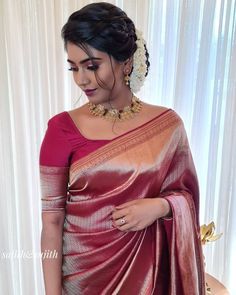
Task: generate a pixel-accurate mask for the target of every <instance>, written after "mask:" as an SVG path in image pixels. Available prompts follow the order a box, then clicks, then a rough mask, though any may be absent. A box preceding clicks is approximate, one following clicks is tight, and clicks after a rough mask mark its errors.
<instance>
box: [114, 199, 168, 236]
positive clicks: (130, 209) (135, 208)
mask: <svg viewBox="0 0 236 295" xmlns="http://www.w3.org/2000/svg"><path fill="white" fill-rule="evenodd" d="M170 213H171V208H170V205H169V203H168V201H167V200H165V199H163V198H155V199H154V198H153V199H150V198H149V199H138V200H134V201H130V202H127V203H124V204H122V205H119V206H117V207H115V210H114V211H113V213H112V219H113V226H114V227H116V228H118V229H119V230H121V231H137V230H142V229H144V228H146V227H148V226H149V225H151V224H152V223H153V222H154V221H156V220H157V219H158V218H161V217H167V216H170Z"/></svg>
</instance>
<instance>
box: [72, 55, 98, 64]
mask: <svg viewBox="0 0 236 295" xmlns="http://www.w3.org/2000/svg"><path fill="white" fill-rule="evenodd" d="M90 60H101V58H100V57H88V58H85V59H83V60H81V61H80V62H79V63H80V64H81V65H82V64H84V63H86V62H87V61H90ZM67 61H68V62H69V63H71V64H74V65H75V62H74V61H72V60H70V59H67Z"/></svg>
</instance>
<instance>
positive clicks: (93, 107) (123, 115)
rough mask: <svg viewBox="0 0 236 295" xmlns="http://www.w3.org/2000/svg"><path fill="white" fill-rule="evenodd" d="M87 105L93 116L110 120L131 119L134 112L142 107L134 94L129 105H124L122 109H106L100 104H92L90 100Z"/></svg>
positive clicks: (137, 111)
mask: <svg viewBox="0 0 236 295" xmlns="http://www.w3.org/2000/svg"><path fill="white" fill-rule="evenodd" d="M88 105H89V110H90V113H91V114H92V115H93V116H97V117H102V118H105V119H107V120H111V121H114V120H118V121H124V120H128V119H131V118H133V117H134V115H135V114H137V113H139V112H140V111H141V108H142V102H141V101H140V100H139V99H138V98H137V97H136V96H133V97H132V100H131V105H130V106H126V107H124V108H123V110H117V109H106V108H105V107H104V106H103V105H102V104H94V103H91V102H89V103H88Z"/></svg>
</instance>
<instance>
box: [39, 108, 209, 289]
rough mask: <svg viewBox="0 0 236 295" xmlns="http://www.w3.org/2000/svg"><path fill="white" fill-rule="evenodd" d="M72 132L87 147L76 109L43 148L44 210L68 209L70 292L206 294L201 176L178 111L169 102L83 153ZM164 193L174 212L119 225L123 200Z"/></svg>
mask: <svg viewBox="0 0 236 295" xmlns="http://www.w3.org/2000/svg"><path fill="white" fill-rule="evenodd" d="M55 128H56V130H54V132H53V129H55ZM59 133H60V140H61V142H63V137H65V138H64V142H66V146H64V148H65V151H66V153H67V155H65V156H64V166H62V163H61V162H60V165H59V164H58V165H57V166H56V157H57V154H60V151H58V150H60V149H63V144H61V145H60V146H58V145H56V143H54V144H55V146H54V147H53V142H54V141H53V140H52V138H50V136H49V134H54V136H55V134H57V135H58V134H59ZM72 133H73V134H74V136H75V137H76V136H77V138H79V137H80V139H81V140H82V141H83V144H81V142H80V146H81V150H83V148H82V147H84V146H85V142H86V139H85V138H84V137H83V136H82V135H81V134H80V133H79V130H76V129H75V126H73V122H72V120H71V119H70V118H69V114H68V113H67V112H63V113H60V114H58V115H56V116H55V117H53V118H52V119H51V120H50V124H49V125H48V130H47V133H46V135H45V138H44V141H43V143H42V147H41V154H40V164H41V166H40V172H41V184H42V202H43V211H44V212H48V211H58V210H65V213H66V214H65V223H64V232H63V269H62V272H63V289H64V292H65V294H69V295H72V294H83V295H93V294H94V295H95V294H104V295H105V294H107V295H109V294H122V295H126V294H129V295H137V294H145V295H149V294H158V295H162V294H163V295H166V294H171V295H175V294H176V295H180V294H182V295H185V294H186V295H187V294H188V295H191V294H192V295H198V294H199V295H203V294H205V287H204V286H205V282H204V270H203V259H202V250H201V243H200V239H199V222H198V214H199V199H198V198H199V191H198V182H197V178H196V174H195V168H194V165H193V162H192V157H191V152H190V150H189V146H188V140H187V138H186V134H185V130H184V127H183V124H182V121H181V119H180V118H179V117H178V115H177V114H176V113H175V112H174V111H173V110H171V109H168V110H166V111H165V112H164V113H162V114H161V115H159V116H157V117H155V118H153V119H152V120H150V121H148V122H147V123H145V124H143V125H141V126H139V127H138V128H136V129H133V130H132V131H129V132H127V133H125V134H123V135H121V136H118V137H116V138H115V139H113V140H107V141H102V140H101V141H97V140H94V141H92V140H87V141H89V142H88V144H89V145H90V151H89V152H87V154H83V155H82V154H80V155H79V154H78V153H79V151H78V149H77V150H76V148H73V142H75V139H74V138H75V137H74V138H72V137H73V136H72ZM58 136H59V135H58ZM76 146H77V147H78V144H77V145H76ZM92 146H93V147H92ZM52 150H54V152H53V155H51V156H52V157H50V151H52ZM60 155H61V154H60ZM61 156H62V155H61ZM49 158H50V159H51V158H54V160H53V161H55V162H52V160H50V161H51V162H50V161H49V160H48V161H47V159H49ZM61 158H63V157H61ZM60 161H61V160H60ZM49 162H50V163H49ZM58 163H59V162H58ZM52 165H54V166H52ZM160 197H162V198H166V200H167V201H168V202H169V203H170V206H171V208H172V217H171V218H164V219H159V220H157V221H155V222H154V223H153V224H152V225H151V226H149V227H147V228H145V229H143V230H140V231H131V232H123V231H119V230H118V229H117V228H114V227H113V226H112V219H111V214H112V211H113V210H114V208H115V206H117V205H120V204H123V203H125V202H128V201H131V200H135V199H144V198H160ZM147 214H148V212H147Z"/></svg>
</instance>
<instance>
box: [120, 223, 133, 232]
mask: <svg viewBox="0 0 236 295" xmlns="http://www.w3.org/2000/svg"><path fill="white" fill-rule="evenodd" d="M117 229H118V230H120V231H123V232H125V231H126V232H129V231H136V229H135V226H133V225H132V224H130V223H128V222H127V223H126V224H124V225H122V226H118V227H117Z"/></svg>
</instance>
